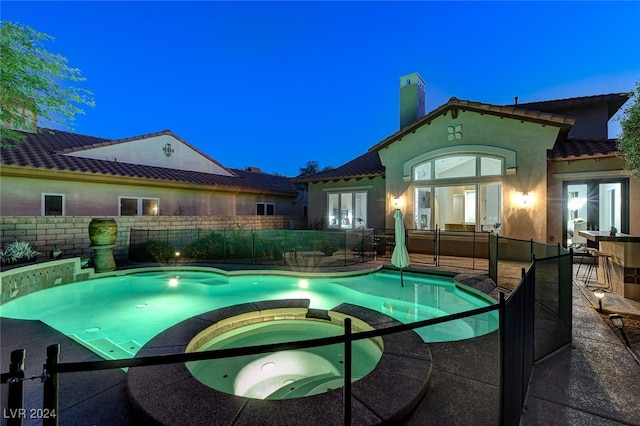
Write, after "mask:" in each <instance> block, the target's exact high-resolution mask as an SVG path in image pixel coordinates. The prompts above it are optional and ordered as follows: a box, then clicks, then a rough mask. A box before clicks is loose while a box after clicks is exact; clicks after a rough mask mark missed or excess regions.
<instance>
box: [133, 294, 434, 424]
mask: <svg viewBox="0 0 640 426" xmlns="http://www.w3.org/2000/svg"><path fill="white" fill-rule="evenodd" d="M345 318H350V319H351V321H352V332H353V334H356V333H358V332H360V331H368V330H371V329H376V330H379V329H384V328H388V327H392V326H394V325H399V324H400V322H398V321H397V320H395V319H393V318H391V317H389V316H387V315H385V314H383V313H381V312H376V311H373V310H371V309H367V308H363V307H361V306H356V305H351V304H348V303H343V304H340V305H338V306H335V307H334V308H332V309H331V310H323V309H312V308H309V300H308V299H307V300H302V299H286V300H268V301H260V302H252V303H245V304H240V305H234V306H229V307H226V308H221V309H216V310H214V311H210V312H206V313H203V314H200V315H197V316H194V317H192V318H189V319H187V320H185V321H183V322H181V323H179V324H176V325H175V326H173V327H171V328H169V329H167V330H165V331H164V332H162V333H160V334H158V335H157V336H156V337H154V338H153V339H151V341H149V342H148V343H147V344H146V345H144V346H143V347H142V349H141V350H140V351H139V352H138V354H137V355H136V356H137V357H144V356H154V355H164V354H173V353H176V352H179V351H189V350H190V348H191V349H192V350H197V349H198V348H201V347H203V346H204V345H205V344H207V342H210V341H212V339H215V338H216V337H217V336H222V335H224V334H225V333H226V332H227V331H232V330H235V329H238V330H240V328H241V327H243V326H245V325H251V324H258V323H259V322H264V321H267V322H269V321H275V323H277V322H278V321H289V320H306V321H307V322H317V321H320V320H322V321H325V322H326V324H328V325H332V324H333V325H336V326H337V327H338V328H339V329H340V333H342V332H343V331H342V325H343V323H344V320H345ZM326 324H325V325H326ZM216 330H217V331H216ZM240 334H242V333H240ZM289 337H290V336H289ZM303 339H304V340H306V337H305V338H303ZM373 344H374V346H376V347H378V348H379V350H381V351H382V356H381V357H380V359H379V361H378V362H377V364H376V365H375V367H374V368H373V370H372V371H371V372H370V373H369V374H366V375H365V376H363V377H362V378H361V379H360V380H357V381H356V382H354V383H353V385H352V389H351V400H350V403H351V408H352V410H351V418H352V423H353V424H380V423H393V422H397V421H399V420H400V419H401V418H403V417H404V416H406V415H407V414H408V413H409V412H411V411H412V410H413V409H414V408H415V407H416V405H417V404H418V402H419V401H420V400H421V399H422V397H423V396H424V394H425V393H426V391H427V389H428V386H429V377H430V375H431V353H430V352H429V349H428V347H427V345H426V343H425V342H424V341H423V340H422V339H421V338H420V336H419V335H418V334H417V333H415V332H414V331H404V332H399V333H394V334H391V335H384V336H381V337H378V338H376V339H375V340H374V343H373ZM338 346H341V345H338ZM376 351H377V350H376ZM374 353H375V351H374ZM329 358H330V356H329ZM198 362H202V361H198ZM264 365H267V366H266V367H265V368H266V369H269V364H268V362H265V363H262V364H259V367H260V368H262V366H264ZM352 366H353V367H354V369H355V367H356V365H355V363H353V364H352ZM339 370H341V368H339ZM214 373H215V372H214ZM234 380H235V379H234ZM309 380H311V381H312V380H313V379H309ZM337 380H341V378H338V379H337ZM304 386H305V384H304V383H303V384H298V385H297V388H296V389H298V388H302V387H304ZM310 387H311V386H310ZM325 387H326V386H325ZM127 388H128V391H129V396H130V400H131V402H132V403H133V405H134V407H135V409H136V411H137V412H138V414H139V415H140V417H141V420H142V421H144V422H146V423H149V424H159V425H175V424H211V423H212V422H214V423H216V424H234V425H255V424H264V425H287V424H304V423H317V422H318V421H319V419H321V421H322V423H323V424H342V423H343V422H344V419H343V409H344V407H343V404H344V393H343V389H342V385H341V384H340V385H339V386H338V385H336V387H335V388H332V389H331V390H328V391H322V392H321V393H316V394H314V395H310V396H308V397H304V398H302V397H289V398H285V399H276V400H260V399H257V398H249V397H246V396H238V395H234V394H231V393H228V392H223V391H220V390H218V389H214V388H211V387H209V386H206V385H204V384H203V383H202V382H201V381H200V380H198V379H196V378H195V377H194V376H193V375H192V373H191V371H190V370H189V369H188V368H187V365H186V364H184V363H176V364H168V365H157V366H148V367H132V368H130V369H129V372H128V374H127ZM287 390H288V388H285V389H284V390H282V391H280V390H277V391H275V392H284V393H286V392H287ZM294 391H295V389H294ZM212 419H213V420H212Z"/></svg>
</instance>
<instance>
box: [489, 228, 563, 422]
mask: <svg viewBox="0 0 640 426" xmlns="http://www.w3.org/2000/svg"><path fill="white" fill-rule="evenodd" d="M500 240H501V238H499V237H496V236H492V237H491V241H490V246H491V247H499V246H501V241H500ZM525 243H526V242H525V241H518V240H510V241H508V242H507V244H509V245H511V246H518V248H519V249H520V250H515V251H510V250H505V251H506V252H507V253H510V254H509V255H508V257H509V258H511V259H515V260H516V261H521V260H522V258H521V256H522V255H523V253H525V252H526V250H525V249H524V248H525V247H526V244H525ZM528 247H529V256H530V258H531V266H530V267H529V268H528V270H525V268H522V270H521V271H522V279H521V280H520V283H519V284H518V285H517V286H516V288H515V290H514V291H513V292H512V293H511V295H510V296H509V298H508V299H507V302H506V306H505V311H504V316H501V317H500V329H501V330H502V333H501V338H502V342H501V346H502V354H503V358H502V366H501V369H500V370H501V375H502V380H501V383H502V392H501V410H500V413H501V415H502V416H503V420H502V421H501V424H518V423H519V422H520V415H521V413H522V408H523V407H524V401H525V397H526V393H527V388H528V386H529V380H530V378H531V372H532V370H533V365H534V363H535V362H536V361H539V360H540V359H542V358H544V357H546V356H548V355H550V354H552V353H553V352H555V351H556V350H558V349H560V348H562V347H564V346H566V345H568V344H570V343H571V329H572V317H571V310H572V295H571V289H572V272H571V271H572V262H573V254H572V253H571V252H570V251H567V250H566V249H564V248H562V247H560V246H559V245H558V246H549V245H547V246H544V245H542V244H537V243H534V242H533V241H529V242H528ZM512 248H515V247H512ZM536 254H542V255H548V254H555V255H552V256H550V257H546V258H537V257H536ZM494 255H495V259H496V266H495V267H494V268H495V269H496V270H497V263H499V261H498V260H497V259H498V258H499V255H498V253H495V252H493V253H492V257H494ZM519 256H520V257H519ZM507 371H508V372H509V377H508V379H507V378H506V372H507Z"/></svg>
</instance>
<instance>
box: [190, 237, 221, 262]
mask: <svg viewBox="0 0 640 426" xmlns="http://www.w3.org/2000/svg"><path fill="white" fill-rule="evenodd" d="M224 246H225V240H224V237H223V236H222V235H220V234H216V233H215V232H212V233H211V234H209V235H207V236H206V237H204V238H200V239H199V240H198V241H196V242H194V243H191V244H189V245H188V246H187V248H185V250H184V254H185V256H186V257H187V258H190V259H222V258H224Z"/></svg>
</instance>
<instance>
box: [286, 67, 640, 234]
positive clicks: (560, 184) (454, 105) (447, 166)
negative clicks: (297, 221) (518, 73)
mask: <svg viewBox="0 0 640 426" xmlns="http://www.w3.org/2000/svg"><path fill="white" fill-rule="evenodd" d="M630 95H631V94H630V93H615V94H606V95H596V96H585V97H578V98H571V99H559V100H552V101H544V102H535V103H517V99H516V103H514V104H511V105H493V104H487V103H481V102H474V101H468V100H461V99H457V98H454V97H452V98H451V99H450V100H449V101H448V102H446V103H445V104H443V105H441V106H440V107H438V108H436V109H434V110H433V111H430V112H428V113H426V112H425V107H424V105H425V83H424V80H423V79H422V77H421V76H420V75H419V74H417V73H414V74H410V75H407V76H403V77H401V78H400V130H399V131H397V132H396V133H394V134H392V135H390V136H389V137H387V138H385V139H384V140H382V141H379V142H378V143H375V144H374V145H373V146H372V147H371V148H369V150H368V151H367V152H365V153H363V154H362V155H361V156H359V157H357V158H355V159H353V160H351V161H348V162H347V163H345V164H343V165H341V166H340V167H337V168H335V169H332V170H328V171H324V172H320V173H317V174H313V175H309V176H304V177H301V178H298V179H296V181H295V182H296V183H304V184H307V185H308V190H309V195H308V196H309V213H308V215H309V220H310V222H312V223H313V222H316V223H323V224H324V226H325V227H326V228H329V229H332V228H334V229H351V228H358V227H367V228H387V229H389V228H393V212H394V211H395V209H396V208H400V209H401V210H402V211H403V212H404V215H405V226H406V227H407V228H408V229H416V230H434V229H436V228H437V229H443V230H452V231H458V230H466V231H471V230H473V231H489V232H498V233H500V235H503V236H506V237H512V238H518V239H525V240H528V239H529V238H532V239H533V240H535V241H540V242H548V243H560V244H562V245H565V246H571V245H575V244H578V243H580V241H579V239H577V238H574V235H575V236H576V237H577V232H576V233H574V227H575V226H578V227H580V226H584V227H585V229H586V228H588V229H602V230H608V229H609V228H610V227H611V226H615V227H616V228H617V229H618V230H619V231H620V232H624V233H635V234H639V233H640V182H639V181H638V180H634V179H630V178H629V177H628V176H627V175H626V174H625V173H624V172H623V162H622V160H621V159H620V158H618V157H617V156H616V141H615V140H614V139H609V138H608V124H607V123H608V121H609V120H610V119H611V118H612V116H613V115H614V114H615V113H616V112H617V111H618V110H619V109H620V108H621V107H622V106H623V105H624V103H625V102H626V101H627V100H628V99H629V97H630Z"/></svg>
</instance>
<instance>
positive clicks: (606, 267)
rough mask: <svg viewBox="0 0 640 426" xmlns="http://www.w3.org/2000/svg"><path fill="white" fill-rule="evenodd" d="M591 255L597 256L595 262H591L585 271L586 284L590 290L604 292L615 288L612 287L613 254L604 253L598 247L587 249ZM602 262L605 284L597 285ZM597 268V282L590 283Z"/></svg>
mask: <svg viewBox="0 0 640 426" xmlns="http://www.w3.org/2000/svg"><path fill="white" fill-rule="evenodd" d="M587 250H588V251H589V252H590V254H591V256H593V257H595V258H596V261H595V262H590V263H589V266H588V267H587V272H585V277H584V283H585V286H586V287H587V288H588V289H589V290H602V291H604V292H611V291H612V290H613V288H612V287H611V255H610V254H607V253H603V252H601V251H599V250H596V249H587ZM599 264H602V275H603V277H604V284H605V285H604V286H602V285H597V284H598V265H599ZM594 270H595V273H596V284H595V285H594V284H590V281H591V276H592V275H593V272H594Z"/></svg>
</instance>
